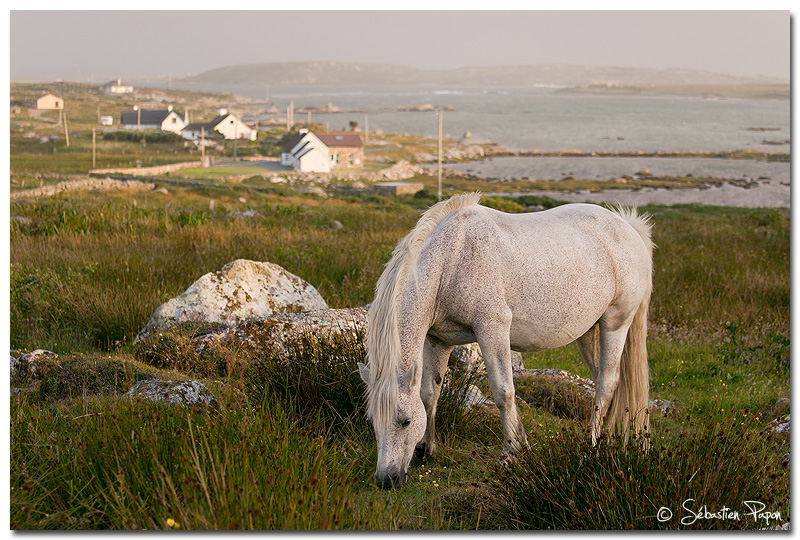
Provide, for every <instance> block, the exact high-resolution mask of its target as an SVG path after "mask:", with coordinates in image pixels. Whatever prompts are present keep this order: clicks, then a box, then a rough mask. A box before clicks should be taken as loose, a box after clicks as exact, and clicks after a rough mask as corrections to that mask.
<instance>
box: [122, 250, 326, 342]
mask: <svg viewBox="0 0 800 540" xmlns="http://www.w3.org/2000/svg"><path fill="white" fill-rule="evenodd" d="M327 307H328V305H327V304H326V303H325V300H324V299H323V298H322V296H320V294H319V292H317V290H316V289H315V288H314V287H313V286H311V285H310V284H309V283H307V282H306V281H304V280H302V279H301V278H299V277H297V276H295V275H294V274H291V273H289V272H287V271H286V270H284V269H283V268H281V267H280V266H278V265H277V264H273V263H269V262H257V261H249V260H246V259H237V260H235V261H233V262H230V263H228V264H226V265H225V266H223V267H222V269H220V270H217V271H216V272H209V273H208V274H206V275H204V276H202V277H201V278H200V279H198V280H197V281H195V282H194V283H193V284H192V285H191V286H190V287H189V288H188V289H186V291H185V292H184V293H183V294H181V295H180V296H177V297H175V298H173V299H171V300H167V301H166V302H164V303H163V304H161V306H159V308H158V309H156V311H155V313H153V315H152V317H150V321H148V323H147V325H145V327H144V328H143V329H142V330H141V332H139V335H138V336H137V337H136V340H135V342H138V341H139V340H140V339H141V338H143V337H144V336H146V335H148V334H151V333H152V332H156V331H158V330H163V329H166V328H169V327H171V326H174V325H176V324H179V323H182V322H192V321H198V322H211V323H222V324H225V325H227V326H233V325H236V324H238V323H240V322H242V321H245V320H248V319H255V318H258V317H268V316H270V315H274V314H277V313H293V312H301V311H312V310H320V309H327Z"/></svg>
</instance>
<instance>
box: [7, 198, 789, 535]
mask: <svg viewBox="0 0 800 540" xmlns="http://www.w3.org/2000/svg"><path fill="white" fill-rule="evenodd" d="M168 187H169V190H170V193H169V195H163V194H157V193H125V192H119V193H108V194H96V193H95V194H91V193H84V194H71V195H69V196H63V195H59V196H54V197H50V198H42V199H39V200H15V201H13V202H12V203H11V214H12V215H14V216H22V217H27V218H30V219H31V220H32V221H31V223H30V224H27V225H26V224H20V223H14V224H12V228H11V263H12V266H11V283H10V286H11V313H10V316H11V345H12V348H14V349H17V350H19V351H27V350H32V349H35V348H44V349H49V350H53V351H55V352H57V353H59V354H60V355H61V357H62V364H61V366H60V367H59V368H57V369H54V370H52V371H50V372H48V374H47V376H46V378H45V380H44V381H42V383H40V385H39V387H38V388H37V389H36V390H35V391H32V392H20V393H16V394H13V395H12V398H11V442H12V445H11V457H10V462H11V503H10V505H11V527H12V528H15V529H39V528H45V529H78V528H90V529H94V528H101V529H106V528H112V529H140V528H147V529H168V528H178V527H180V528H182V529H239V528H255V529H260V528H270V529H274V528H277V529H318V528H322V529H328V528H332V529H338V528H345V529H356V528H358V529H399V528H411V529H464V528H479V529H486V528H488V529H495V528H502V529H515V528H536V529H547V528H552V529H575V528H578V529H580V528H598V529H625V528H639V529H641V528H645V529H648V528H698V529H705V528H758V527H762V526H765V525H766V523H764V520H754V519H750V518H749V517H748V518H746V519H745V518H743V519H742V520H740V521H734V520H700V521H697V522H695V523H694V524H692V525H688V526H685V525H681V524H680V523H679V521H678V520H677V519H674V520H671V521H669V522H663V523H662V522H659V521H658V520H657V519H655V516H656V513H657V512H658V510H659V508H660V507H662V506H665V507H671V508H672V510H674V511H675V513H676V516H677V515H678V513H679V512H680V511H681V503H682V502H683V501H684V500H685V499H687V498H694V499H695V500H696V501H698V502H700V501H702V503H704V504H707V505H708V508H709V510H710V511H712V510H713V511H716V510H714V509H719V508H721V507H722V506H723V505H727V506H728V507H730V508H734V507H735V508H736V509H739V510H740V511H743V508H742V501H743V500H759V501H763V502H764V504H765V505H766V507H767V508H768V509H769V510H770V511H773V512H780V513H781V516H782V519H783V522H785V521H787V520H788V519H789V517H790V516H789V502H790V500H789V487H788V486H789V483H788V482H789V474H788V470H787V469H786V468H785V467H784V465H783V464H782V462H781V456H782V455H783V454H784V453H785V452H787V451H788V437H787V436H786V435H779V434H776V435H770V436H767V435H764V434H762V433H761V431H762V430H763V429H764V428H765V427H766V425H767V423H768V422H769V420H771V419H772V418H774V417H775V416H776V415H778V414H782V413H784V412H787V411H786V410H782V409H780V408H778V409H776V408H775V404H776V402H777V401H778V399H779V398H788V397H789V390H790V386H789V347H790V342H789V286H790V278H789V215H788V211H783V210H760V209H759V210H748V209H732V208H716V207H702V206H677V207H656V206H654V207H649V208H645V210H647V211H649V212H650V213H651V214H653V219H654V223H655V228H654V239H655V242H656V244H657V245H658V249H657V250H656V252H655V275H654V291H653V299H652V304H651V306H652V307H651V315H650V339H649V351H650V365H651V397H654V398H661V399H668V400H672V401H674V402H675V403H676V404H677V405H678V409H679V412H678V413H677V414H675V415H671V416H667V417H661V416H660V415H658V414H654V416H653V443H654V446H653V450H652V451H651V452H650V453H649V454H647V455H642V454H641V453H640V452H639V451H638V450H636V449H626V448H623V447H621V446H620V444H619V443H613V442H606V443H604V445H603V446H601V451H600V453H599V454H598V455H596V456H594V455H593V454H592V452H593V451H592V450H590V449H588V448H587V446H586V440H587V433H586V428H585V426H586V421H585V419H582V418H579V417H563V416H559V415H554V414H552V413H551V412H549V411H548V410H546V409H543V408H541V407H538V406H527V405H525V404H524V403H522V402H520V407H521V414H522V418H523V422H524V424H525V426H526V428H527V430H528V432H529V436H530V438H531V442H532V444H531V450H530V451H528V452H526V453H524V454H522V455H521V456H520V459H519V460H518V462H517V463H516V464H515V465H514V466H513V467H511V468H508V469H505V468H498V467H497V458H498V457H499V455H500V450H501V448H500V440H501V436H500V425H499V419H498V418H497V416H496V413H493V412H492V411H491V410H490V409H486V410H480V411H473V412H470V413H464V412H459V409H458V407H457V403H456V402H457V399H458V394H457V392H450V394H447V393H445V394H446V395H445V396H444V397H443V403H442V405H441V406H440V411H439V415H438V419H437V426H439V427H440V444H439V453H438V454H437V456H435V457H434V458H433V459H431V460H429V461H427V462H425V463H424V464H423V465H422V466H419V467H417V468H413V469H412V470H411V476H412V478H411V481H410V482H409V484H408V485H407V486H405V487H403V488H402V489H401V490H397V491H393V492H381V491H378V490H377V488H376V487H375V486H374V484H373V483H372V480H371V476H372V472H373V471H374V466H375V460H376V450H375V444H374V438H373V435H372V430H371V426H370V425H369V423H368V422H367V421H366V419H365V418H364V414H363V403H362V402H361V398H360V396H361V395H362V392H363V386H362V383H361V382H360V379H359V377H358V375H357V373H356V370H355V364H356V362H358V361H363V360H364V353H363V348H362V347H361V345H360V343H358V342H355V343H346V342H345V343H340V342H336V343H321V344H320V345H319V346H318V347H316V348H314V347H312V348H308V347H306V348H305V349H302V348H297V349H295V350H294V353H292V354H290V355H289V357H288V361H287V362H283V363H281V362H276V361H274V359H271V358H252V357H248V356H247V355H246V354H244V353H242V352H241V351H237V350H235V349H234V350H230V351H228V352H227V353H225V354H227V356H226V358H225V360H226V361H222V362H217V363H216V364H213V365H217V366H223V367H222V368H220V369H219V371H217V372H210V371H207V370H206V371H203V370H204V369H207V368H202V369H201V366H197V367H196V369H195V368H191V367H188V368H186V369H182V370H181V371H164V370H163V368H162V366H157V365H152V364H150V363H148V362H149V357H148V356H147V355H146V354H143V353H142V351H141V349H140V348H137V347H134V346H133V344H132V341H133V338H134V336H135V335H136V334H137V333H138V331H139V330H140V329H141V327H142V326H143V325H144V324H145V323H146V322H147V320H148V318H149V317H150V315H151V314H152V312H153V311H154V310H155V308H156V307H158V305H160V304H161V303H162V302H164V301H165V300H167V299H168V298H171V297H173V296H176V295H177V294H180V293H181V292H183V290H185V289H186V288H187V287H188V286H189V285H190V284H191V283H192V282H193V281H194V280H195V279H197V278H198V277H200V276H201V275H202V274H204V273H206V272H210V271H213V270H217V269H219V268H221V267H222V266H223V265H224V264H226V263H227V262H229V261H231V260H233V259H236V258H247V259H253V260H262V261H271V262H274V263H277V264H279V265H281V266H283V267H284V268H286V269H287V270H289V271H290V272H292V273H295V274H297V275H299V276H300V277H302V278H304V279H306V280H307V281H309V282H310V283H311V284H313V285H314V286H315V287H316V288H317V289H318V290H319V291H320V293H321V294H322V296H323V297H324V298H325V299H326V301H327V302H328V304H329V305H330V306H331V307H349V306H358V305H363V304H366V303H368V302H369V301H370V300H371V299H372V298H371V297H372V292H373V289H374V286H375V282H376V280H377V278H378V276H379V274H380V272H381V271H382V268H383V264H384V263H385V262H386V261H387V260H388V259H389V257H390V255H391V251H392V249H393V247H394V245H395V243H396V242H397V241H398V240H399V239H400V238H401V237H402V236H403V235H404V234H405V233H406V232H407V231H408V230H409V229H410V228H411V227H412V226H413V225H414V223H415V222H416V220H417V218H418V215H419V211H420V210H421V209H423V208H426V207H427V206H429V205H430V204H432V203H433V202H434V198H432V197H430V196H428V195H427V194H426V193H427V192H423V193H422V194H421V195H420V196H418V197H416V198H407V199H390V198H383V197H376V196H367V195H360V196H354V195H351V196H346V197H332V198H329V199H324V200H323V199H320V198H316V197H313V196H301V195H298V194H293V193H292V192H289V191H287V190H285V189H281V188H274V189H259V190H252V189H249V188H247V187H245V186H241V185H236V184H232V185H226V186H209V187H203V188H200V187H192V188H189V187H186V188H181V187H174V186H168ZM240 197H242V198H244V199H245V200H246V201H247V202H246V203H242V202H240V201H239V198H240ZM211 199H214V200H215V205H214V208H213V209H210V208H209V202H210V200H211ZM533 202H534V201H533V200H532V199H530V198H527V199H526V198H523V199H491V198H488V199H487V200H486V201H485V203H486V204H488V205H492V206H496V207H500V208H504V209H506V210H510V211H519V210H521V209H522V208H524V206H525V205H527V204H532V203H533ZM540 202H546V203H548V204H553V202H552V201H540ZM246 208H247V209H249V208H252V209H254V210H256V211H257V212H259V214H260V216H259V217H256V218H252V219H250V220H233V219H226V215H227V213H228V212H229V211H232V210H243V209H246ZM334 220H336V221H339V222H340V223H342V224H343V225H344V229H342V230H339V229H337V228H335V227H333V226H332V223H333V221H334ZM309 355H311V356H309ZM314 355H316V356H314ZM315 359H316V360H315ZM331 359H335V360H336V361H335V362H333V361H331ZM312 360H315V361H316V363H315V362H314V361H312ZM525 364H526V366H527V367H560V368H564V369H568V370H570V371H573V372H575V373H578V374H580V375H583V376H588V370H587V369H586V367H585V366H583V364H582V363H581V361H580V358H579V355H578V352H577V349H576V348H575V346H574V345H573V346H568V347H565V348H562V349H557V350H553V351H547V352H543V353H536V354H528V355H526V356H525ZM203 365H206V364H203ZM224 366H227V367H224ZM236 366H238V367H236ZM276 366H283V367H281V368H277V367H276ZM310 366H318V367H315V368H312V367H310ZM190 372H191V373H190ZM152 373H155V374H158V375H160V376H161V377H162V378H173V379H174V378H178V379H181V378H188V377H190V376H192V377H194V378H197V377H200V379H199V380H201V381H203V382H205V383H206V384H207V385H208V386H209V387H210V388H211V389H212V390H213V391H215V393H216V394H217V396H218V397H219V399H220V406H219V407H218V408H216V409H211V410H182V409H172V408H169V407H164V406H160V405H155V404H150V403H146V402H139V401H135V400H134V401H131V400H130V399H128V398H120V397H118V396H119V394H118V392H120V391H124V390H125V389H127V387H128V386H130V384H131V383H132V382H133V381H134V380H138V379H139V378H142V377H145V376H148V374H152ZM201 375H202V376H201ZM293 381H295V382H293ZM296 381H302V384H301V383H300V382H296ZM453 386H454V387H455V386H456V385H455V384H454V385H453ZM341 396H350V397H348V398H347V400H345V401H342V400H341ZM337 400H338V401H337ZM330 403H339V405H337V406H336V407H335V408H333V409H335V412H331V411H332V407H331V406H330ZM586 456H589V457H586ZM609 486H611V488H609ZM543 495H546V496H543ZM597 501H600V502H597ZM597 504H600V505H602V508H603V509H604V511H603V512H602V513H600V512H598V511H597ZM775 523H776V522H775V520H773V521H772V522H771V523H769V525H774V524H775Z"/></svg>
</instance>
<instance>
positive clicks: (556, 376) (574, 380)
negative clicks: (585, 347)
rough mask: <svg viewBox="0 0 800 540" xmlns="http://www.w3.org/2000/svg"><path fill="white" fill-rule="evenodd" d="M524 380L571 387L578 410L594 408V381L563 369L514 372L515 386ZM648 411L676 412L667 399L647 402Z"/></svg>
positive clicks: (673, 405)
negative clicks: (576, 400) (575, 395)
mask: <svg viewBox="0 0 800 540" xmlns="http://www.w3.org/2000/svg"><path fill="white" fill-rule="evenodd" d="M526 378H534V379H543V380H546V381H549V382H553V383H555V384H556V385H557V384H566V385H570V386H573V387H574V388H575V389H576V390H577V392H578V394H577V396H578V397H579V398H580V400H581V401H582V403H580V404H577V405H579V407H578V408H580V409H583V410H589V411H591V409H592V408H593V407H594V401H595V395H596V390H595V385H594V381H593V380H591V379H587V378H586V377H581V376H579V375H576V374H575V373H572V372H569V371H566V370H563V369H520V370H515V371H514V382H515V384H517V385H519V384H520V381H523V380H525V379H526ZM523 384H524V383H523ZM541 388H542V385H540V386H539V388H538V389H539V390H541ZM551 388H553V389H555V388H556V386H551ZM538 398H539V399H538V400H539V401H541V395H540V396H538ZM570 405H573V404H570ZM571 408H573V409H574V408H575V407H574V406H573V407H571ZM587 408H588V409H587ZM648 409H649V410H651V411H659V412H661V414H663V415H667V414H672V413H674V412H675V411H677V405H676V404H675V402H673V401H669V400H667V399H650V400H649V401H648Z"/></svg>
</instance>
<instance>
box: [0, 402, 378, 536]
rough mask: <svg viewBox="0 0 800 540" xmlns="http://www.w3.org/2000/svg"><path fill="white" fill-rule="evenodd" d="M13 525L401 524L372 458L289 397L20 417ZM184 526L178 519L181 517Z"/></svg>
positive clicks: (19, 410) (30, 409) (37, 411)
mask: <svg viewBox="0 0 800 540" xmlns="http://www.w3.org/2000/svg"><path fill="white" fill-rule="evenodd" d="M11 422H12V428H11V440H12V448H13V450H12V454H11V501H10V507H11V527H12V529H68V528H69V529H73V528H81V529H83V528H88V529H169V528H176V527H174V526H173V527H170V526H169V525H168V523H172V521H174V522H176V523H177V524H178V526H179V527H180V528H182V529H338V528H348V529H357V528H389V527H392V519H393V516H392V511H391V508H390V507H387V505H386V504H385V503H384V502H383V501H380V500H371V499H369V498H354V497H353V492H354V491H356V490H357V486H358V485H359V484H362V483H363V482H364V478H363V475H362V474H361V473H362V471H361V470H360V468H358V467H357V464H358V463H360V460H357V459H355V458H354V457H352V456H351V457H349V458H348V457H346V456H343V455H342V454H341V453H336V452H331V451H330V448H331V445H332V443H331V439H330V436H329V435H328V434H327V432H326V430H325V429H323V428H321V427H320V425H319V420H318V419H316V418H315V417H313V416H312V417H305V418H302V419H299V418H297V417H294V416H293V415H292V414H291V413H289V412H288V411H287V410H286V409H285V408H284V406H283V405H282V403H281V402H280V401H264V402H262V403H261V404H260V405H259V406H258V407H257V408H256V409H255V410H251V409H247V408H241V407H235V408H232V407H228V408H224V409H223V410H222V411H221V412H217V413H215V412H190V411H186V410H182V409H180V408H177V409H175V408H171V407H165V406H162V405H157V404H153V403H148V402H136V401H128V400H125V399H122V400H119V399H113V400H111V399H100V400H97V399H95V400H85V401H77V402H67V403H64V404H61V405H59V406H58V407H57V408H55V409H54V410H50V409H47V408H41V407H37V406H35V405H33V404H31V403H29V402H28V400H27V399H26V398H25V397H24V396H19V397H17V398H16V399H14V400H12V409H11ZM169 520H172V521H169Z"/></svg>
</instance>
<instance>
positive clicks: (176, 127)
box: [120, 105, 186, 133]
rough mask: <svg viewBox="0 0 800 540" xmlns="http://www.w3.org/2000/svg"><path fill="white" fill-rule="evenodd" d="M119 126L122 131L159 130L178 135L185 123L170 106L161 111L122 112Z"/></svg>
mask: <svg viewBox="0 0 800 540" xmlns="http://www.w3.org/2000/svg"><path fill="white" fill-rule="evenodd" d="M120 124H122V129H160V130H162V131H171V132H172V133H180V132H181V131H183V128H185V127H186V122H185V121H184V119H183V118H181V117H180V116H179V115H178V113H176V112H175V111H174V110H172V105H170V106H169V107H168V108H167V109H163V110H147V109H139V110H132V111H122V115H121V118H120Z"/></svg>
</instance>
